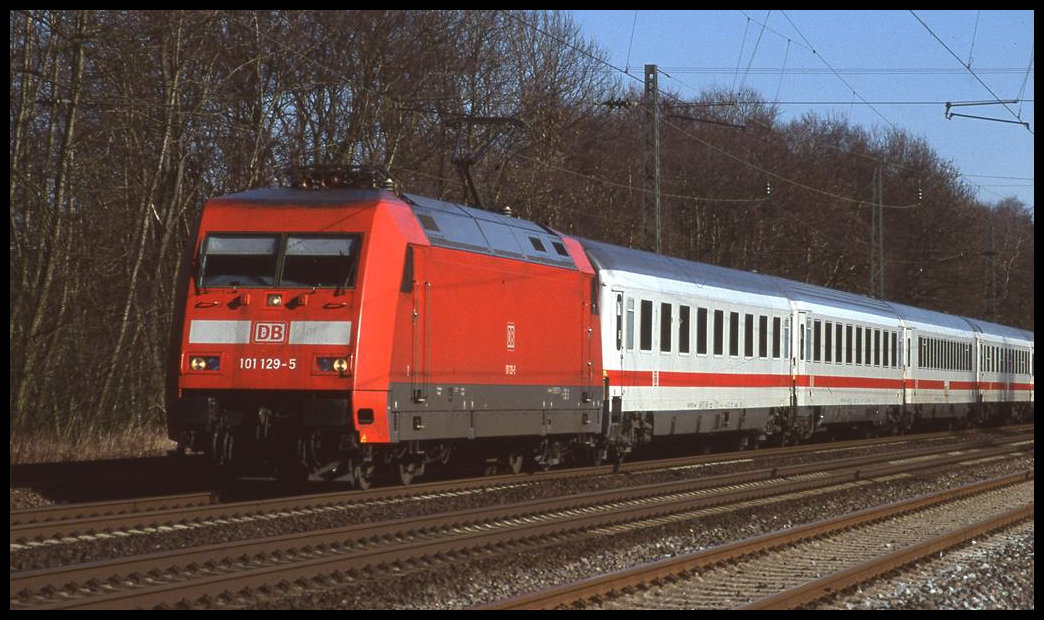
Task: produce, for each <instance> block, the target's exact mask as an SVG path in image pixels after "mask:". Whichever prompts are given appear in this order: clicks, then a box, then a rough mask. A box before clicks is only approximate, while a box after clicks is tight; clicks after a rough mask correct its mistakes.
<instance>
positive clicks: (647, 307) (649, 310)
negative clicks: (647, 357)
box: [638, 299, 653, 351]
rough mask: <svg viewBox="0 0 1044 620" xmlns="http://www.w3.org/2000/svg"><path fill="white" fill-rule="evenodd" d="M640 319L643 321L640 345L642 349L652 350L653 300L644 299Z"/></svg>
mask: <svg viewBox="0 0 1044 620" xmlns="http://www.w3.org/2000/svg"><path fill="white" fill-rule="evenodd" d="M638 320H639V321H641V322H642V327H641V333H640V336H639V338H640V342H639V347H640V348H641V350H642V351H652V324H653V302H651V301H649V300H648V299H643V300H642V311H641V316H639V317H638Z"/></svg>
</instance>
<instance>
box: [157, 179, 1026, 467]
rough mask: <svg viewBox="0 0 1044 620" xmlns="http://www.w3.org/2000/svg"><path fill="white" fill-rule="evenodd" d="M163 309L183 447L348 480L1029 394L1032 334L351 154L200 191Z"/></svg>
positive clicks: (960, 407) (737, 436)
mask: <svg viewBox="0 0 1044 620" xmlns="http://www.w3.org/2000/svg"><path fill="white" fill-rule="evenodd" d="M172 326H173V327H172V330H171V344H170V359H169V364H168V371H167V381H166V385H167V388H166V412H167V429H168V435H169V437H170V438H171V439H172V440H174V441H175V442H177V444H178V451H179V452H182V453H183V452H188V451H192V452H196V453H204V454H206V455H208V456H209V457H210V458H211V459H212V460H213V462H214V463H215V465H216V467H217V468H218V469H219V470H220V471H224V472H232V473H233V475H238V474H242V473H245V472H252V471H264V472H268V473H270V474H273V475H275V476H278V477H281V478H284V479H289V480H339V481H346V482H351V483H353V484H355V485H356V486H358V487H359V488H369V487H370V486H371V485H372V484H373V483H374V482H375V481H381V480H390V481H392V482H398V483H401V484H409V483H411V482H412V481H413V480H414V479H416V478H417V477H418V476H422V475H425V474H426V473H428V472H430V471H431V470H432V469H437V468H448V469H450V470H452V468H454V467H455V466H460V465H459V464H461V463H465V462H467V463H473V462H481V463H485V464H486V465H487V468H492V469H496V470H497V471H508V472H521V471H523V470H524V469H527V468H532V469H547V468H551V467H556V466H559V465H562V464H567V463H575V464H600V463H606V462H615V463H619V462H620V461H621V460H623V459H624V458H625V457H626V456H627V455H628V454H631V453H632V452H633V451H635V450H636V449H639V448H650V447H651V448H652V449H654V450H655V449H656V448H658V447H660V446H664V447H667V446H668V445H672V444H673V445H680V446H683V447H686V446H687V447H693V448H700V449H706V448H708V447H711V446H724V447H727V448H731V449H745V448H754V447H757V446H760V445H763V444H771V445H786V444H789V443H796V442H804V441H809V440H814V439H831V438H834V437H839V436H851V435H853V434H856V435H873V434H882V433H886V434H898V433H905V432H909V431H911V430H914V429H921V428H927V427H930V426H939V427H964V426H969V425H976V424H986V423H1000V422H1007V421H1017V420H1032V418H1033V411H1034V409H1033V376H1034V366H1035V357H1034V348H1033V332H1031V331H1027V330H1024V329H1018V328H1014V327H1008V326H1004V325H999V324H996V323H991V322H987V321H983V320H979V319H975V318H969V317H962V316H955V315H951V314H946V313H942V312H936V311H931V310H925V309H921V308H915V307H912V306H907V305H903V304H899V303H893V302H888V301H883V300H879V299H874V298H870V297H865V296H861V295H857V294H853V293H849V292H844V291H840V290H834V289H829V288H825V287H821V286H815V285H811V284H807V283H802V282H796V281H792V280H787V279H783V278H779V277H774V276H770V275H765V274H760V273H753V272H747V271H741V270H736V269H730V268H725V267H719V266H714V265H709V264H704V263H698V262H693V261H688V260H683V259H680V258H674V257H669V256H664V255H660V254H654V253H650V252H645V251H641V250H636V249H630V248H625V247H620V246H616V245H611V244H608V243H604V242H599V241H594V240H589V239H583V238H578V237H574V236H571V235H567V234H563V233H560V232H558V231H555V230H553V229H552V228H549V227H546V226H543V225H540V224H538V223H535V222H532V221H528V220H525V219H521V218H517V217H512V216H510V215H506V214H502V213H495V212H491V211H487V210H481V209H476V208H472V207H468V206H465V205H462V204H458V203H453V202H448V201H444V200H437V199H433V198H428V197H424V196H419V195H414V194H410V193H405V192H401V191H397V190H395V189H394V186H393V185H392V184H391V183H390V181H389V180H388V179H387V178H386V175H384V174H382V173H380V172H379V171H375V170H372V169H366V168H358V167H353V168H346V169H336V168H315V169H309V170H305V171H302V172H299V173H298V174H297V175H296V176H295V177H294V179H293V181H292V183H291V184H289V185H288V186H286V187H273V188H264V189H255V190H249V191H245V192H240V193H234V194H230V195H225V196H219V197H215V198H212V199H210V200H208V201H207V203H206V204H205V205H204V208H203V209H202V212H201V215H200V217H199V219H198V222H197V224H196V230H195V231H194V233H193V235H192V242H191V244H189V245H188V247H187V248H186V252H185V257H184V260H183V264H182V268H181V273H180V276H179V279H178V295H177V302H176V308H175V313H174V320H173V322H172Z"/></svg>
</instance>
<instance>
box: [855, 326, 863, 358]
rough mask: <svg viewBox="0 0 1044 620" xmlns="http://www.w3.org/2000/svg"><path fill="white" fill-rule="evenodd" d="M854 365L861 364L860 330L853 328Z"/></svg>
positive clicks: (859, 328)
mask: <svg viewBox="0 0 1044 620" xmlns="http://www.w3.org/2000/svg"><path fill="white" fill-rule="evenodd" d="M855 363H857V364H861V363H862V328H861V327H856V328H855Z"/></svg>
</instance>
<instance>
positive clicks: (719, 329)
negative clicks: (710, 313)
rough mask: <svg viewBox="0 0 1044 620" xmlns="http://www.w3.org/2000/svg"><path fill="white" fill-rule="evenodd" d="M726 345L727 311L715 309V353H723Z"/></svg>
mask: <svg viewBox="0 0 1044 620" xmlns="http://www.w3.org/2000/svg"><path fill="white" fill-rule="evenodd" d="M724 346H725V311H724V310H715V311H714V355H721V354H722V351H723V350H724Z"/></svg>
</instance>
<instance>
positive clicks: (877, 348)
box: [874, 329, 881, 366]
mask: <svg viewBox="0 0 1044 620" xmlns="http://www.w3.org/2000/svg"><path fill="white" fill-rule="evenodd" d="M880 365H881V330H879V329H875V330H874V366H880Z"/></svg>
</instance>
